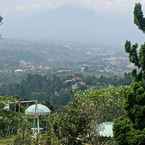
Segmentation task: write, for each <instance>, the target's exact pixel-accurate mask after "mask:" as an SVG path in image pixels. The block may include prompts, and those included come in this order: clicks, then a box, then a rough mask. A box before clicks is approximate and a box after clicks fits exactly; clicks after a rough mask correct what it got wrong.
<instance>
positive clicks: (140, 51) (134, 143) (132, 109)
mask: <svg viewBox="0 0 145 145" xmlns="http://www.w3.org/2000/svg"><path fill="white" fill-rule="evenodd" d="M134 22H135V24H136V25H137V26H138V28H139V29H141V30H142V31H143V32H145V18H144V16H143V12H142V7H141V4H140V3H137V4H136V5H135V9H134ZM125 49H126V52H127V53H128V54H129V58H130V62H132V63H133V64H134V65H135V66H136V69H134V70H133V72H132V74H133V76H134V78H135V82H134V83H133V84H132V85H131V87H130V89H129V92H128V93H127V94H126V103H125V110H126V114H125V115H124V116H122V117H120V118H119V119H117V120H116V121H115V124H114V138H115V141H116V144H117V145H144V144H145V117H144V116H145V82H144V80H145V44H143V45H141V47H140V48H139V46H138V44H133V45H132V44H131V42H130V41H127V42H126V44H125Z"/></svg>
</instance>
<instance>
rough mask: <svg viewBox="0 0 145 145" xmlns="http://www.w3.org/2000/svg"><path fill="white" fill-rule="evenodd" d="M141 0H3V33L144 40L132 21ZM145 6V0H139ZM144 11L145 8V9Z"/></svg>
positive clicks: (39, 37) (65, 38)
mask: <svg viewBox="0 0 145 145" xmlns="http://www.w3.org/2000/svg"><path fill="white" fill-rule="evenodd" d="M137 1H139V0H0V15H2V16H3V17H4V22H3V25H2V26H1V28H0V31H1V33H2V35H3V37H8V38H14V39H24V40H45V41H74V42H82V43H83V42H84V43H96V44H97V43H99V44H111V45H116V44H117V45H120V44H122V43H123V42H124V41H125V40H126V39H127V40H132V41H134V42H144V40H145V35H144V34H143V33H142V32H140V31H139V30H138V29H137V27H136V26H135V25H134V24H133V15H132V13H133V7H134V3H135V2H137ZM140 2H141V3H142V4H143V9H144V10H145V0H140ZM144 12H145V11H144Z"/></svg>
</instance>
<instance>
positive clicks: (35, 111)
mask: <svg viewBox="0 0 145 145" xmlns="http://www.w3.org/2000/svg"><path fill="white" fill-rule="evenodd" d="M50 112H51V110H50V109H49V108H48V107H47V106H45V105H42V104H34V105H31V106H29V107H28V108H27V109H26V110H25V114H26V115H32V116H35V115H36V116H40V115H48V114H49V113H50Z"/></svg>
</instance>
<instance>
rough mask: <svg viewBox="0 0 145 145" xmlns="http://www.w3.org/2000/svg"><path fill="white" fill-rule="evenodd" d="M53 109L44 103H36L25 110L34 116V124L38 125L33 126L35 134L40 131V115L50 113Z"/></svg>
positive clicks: (27, 113)
mask: <svg viewBox="0 0 145 145" xmlns="http://www.w3.org/2000/svg"><path fill="white" fill-rule="evenodd" d="M50 112H51V110H50V109H49V108H48V107H47V106H45V105H42V104H37V103H36V104H34V105H31V106H29V107H28V108H27V109H26V110H25V114H26V115H29V116H32V117H33V118H34V126H37V127H36V128H32V129H33V135H34V136H36V135H38V134H39V133H40V123H39V117H40V116H45V115H48V114H50Z"/></svg>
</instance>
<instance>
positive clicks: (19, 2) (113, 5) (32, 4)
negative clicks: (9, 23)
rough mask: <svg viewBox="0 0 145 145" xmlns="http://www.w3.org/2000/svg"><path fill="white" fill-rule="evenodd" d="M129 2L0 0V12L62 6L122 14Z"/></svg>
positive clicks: (119, 0) (7, 12) (120, 0)
mask: <svg viewBox="0 0 145 145" xmlns="http://www.w3.org/2000/svg"><path fill="white" fill-rule="evenodd" d="M131 1H133V0H0V12H1V13H2V14H4V15H9V14H13V13H27V12H31V11H34V10H38V9H39V10H40V9H56V8H60V7H63V6H71V7H78V8H86V9H90V10H93V11H101V10H102V11H107V10H108V11H122V12H123V11H124V8H125V7H126V6H128V5H129V3H131ZM142 1H144V0H142Z"/></svg>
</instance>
